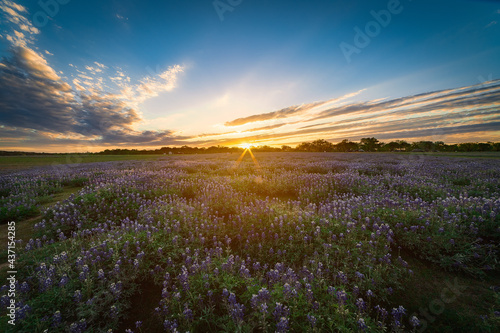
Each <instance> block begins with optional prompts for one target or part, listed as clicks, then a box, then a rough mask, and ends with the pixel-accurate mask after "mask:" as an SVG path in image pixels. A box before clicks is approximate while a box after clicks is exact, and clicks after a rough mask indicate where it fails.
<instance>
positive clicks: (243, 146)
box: [234, 143, 262, 172]
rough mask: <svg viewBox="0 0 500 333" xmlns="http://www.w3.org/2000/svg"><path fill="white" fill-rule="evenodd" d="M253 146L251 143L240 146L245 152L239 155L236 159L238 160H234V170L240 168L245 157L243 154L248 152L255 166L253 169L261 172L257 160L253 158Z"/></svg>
mask: <svg viewBox="0 0 500 333" xmlns="http://www.w3.org/2000/svg"><path fill="white" fill-rule="evenodd" d="M253 146H254V145H253V144H251V143H244V144H241V145H240V147H241V148H244V149H245V150H244V151H243V153H241V155H240V157H238V160H236V164H235V166H234V168H235V169H237V168H238V167H239V166H240V164H241V161H243V158H244V157H245V154H246V153H247V151H248V153H249V154H250V157H252V161H253V164H255V167H256V168H257V171H259V172H261V171H262V169H261V167H260V164H259V161H257V159H256V158H255V155H254V154H253V153H252V147H253Z"/></svg>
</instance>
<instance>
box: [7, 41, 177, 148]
mask: <svg viewBox="0 0 500 333" xmlns="http://www.w3.org/2000/svg"><path fill="white" fill-rule="evenodd" d="M99 67H100V68H102V66H99ZM72 83H73V84H74V85H75V86H76V87H77V90H73V89H72V87H71V86H70V85H69V84H68V83H66V82H65V81H64V80H63V79H62V78H61V77H60V76H59V75H58V74H57V73H56V71H55V70H54V69H53V68H52V67H51V66H50V65H49V64H48V62H47V60H46V59H45V58H44V57H43V56H42V55H40V54H38V53H37V52H35V51H34V50H32V49H30V48H28V47H24V46H16V47H13V48H12V49H11V52H10V57H8V58H4V59H2V61H1V62H0V86H1V87H2V89H1V90H0V125H2V132H3V133H4V135H5V136H2V143H3V144H5V143H6V142H10V141H9V138H11V139H12V138H15V137H16V135H17V136H18V139H19V140H23V141H24V142H25V143H30V144H39V143H41V142H52V143H56V142H58V143H60V144H76V143H79V144H81V145H84V146H85V145H86V146H92V145H110V144H113V145H121V144H134V145H155V144H165V143H171V142H177V141H178V142H181V140H184V139H186V137H181V136H177V135H175V133H174V132H173V131H169V130H164V131H136V130H134V128H133V127H134V125H135V124H136V123H138V122H140V121H141V120H142V118H141V117H140V115H139V113H138V112H137V110H136V109H135V108H134V106H133V105H132V104H130V103H129V101H128V100H124V99H123V98H121V96H120V95H117V94H110V93H106V92H103V91H97V90H95V89H90V90H89V89H85V88H84V87H83V86H82V85H81V84H83V83H82V82H81V81H80V80H78V79H74V80H73V82H72ZM154 89H156V90H154V91H159V90H161V88H158V87H156V88H154Z"/></svg>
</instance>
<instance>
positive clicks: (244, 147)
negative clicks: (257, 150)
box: [240, 143, 253, 150]
mask: <svg viewBox="0 0 500 333" xmlns="http://www.w3.org/2000/svg"><path fill="white" fill-rule="evenodd" d="M240 147H241V148H243V149H245V150H246V149H250V148H252V147H253V144H251V143H243V144H241V145H240Z"/></svg>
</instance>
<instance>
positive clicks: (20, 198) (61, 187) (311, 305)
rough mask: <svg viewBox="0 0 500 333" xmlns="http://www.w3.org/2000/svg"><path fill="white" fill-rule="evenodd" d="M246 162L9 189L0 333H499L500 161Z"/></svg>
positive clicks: (0, 191)
mask: <svg viewBox="0 0 500 333" xmlns="http://www.w3.org/2000/svg"><path fill="white" fill-rule="evenodd" d="M255 157H256V159H257V161H258V162H257V163H255V162H254V161H253V160H252V159H251V158H250V157H249V156H248V154H247V155H246V156H245V158H244V159H243V160H242V161H241V163H237V162H236V160H237V159H238V155H236V154H214V155H184V156H176V155H173V156H161V157H158V156H156V157H155V158H152V159H151V158H148V159H147V160H129V161H127V160H123V161H108V162H94V161H92V163H80V164H75V165H72V164H62V165H56V164H55V163H50V165H46V166H36V167H34V168H30V169H27V170H11V171H4V172H3V173H2V174H1V175H0V201H1V205H0V224H1V225H0V228H1V230H2V236H1V244H2V248H0V257H1V258H2V263H3V262H7V258H8V253H7V243H8V242H9V239H8V237H7V231H8V230H10V229H9V222H11V221H15V222H16V225H15V229H16V259H15V268H16V271H17V273H16V280H17V282H16V283H15V302H16V308H15V312H14V314H15V317H16V321H15V324H16V325H15V326H13V325H10V324H9V323H8V321H9V317H8V314H9V313H11V312H10V310H9V308H8V306H9V304H10V297H9V295H8V294H9V290H10V289H9V283H8V281H7V276H8V274H7V270H8V263H7V264H2V266H1V274H0V278H1V279H2V280H1V281H2V282H1V283H0V284H5V285H4V286H3V287H2V288H1V291H0V314H1V319H0V330H1V331H5V332H45V331H46V332H472V331H474V332H498V331H499V327H500V312H499V311H500V278H499V276H500V274H499V266H498V259H499V255H498V247H499V244H500V243H499V241H500V160H499V159H496V158H490V157H491V156H484V157H487V158H478V157H477V156H476V157H470V156H469V157H463V156H442V155H439V154H397V153H373V154H371V153H255ZM481 157H483V156H481Z"/></svg>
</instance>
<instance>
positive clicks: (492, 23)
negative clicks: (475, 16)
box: [486, 21, 498, 28]
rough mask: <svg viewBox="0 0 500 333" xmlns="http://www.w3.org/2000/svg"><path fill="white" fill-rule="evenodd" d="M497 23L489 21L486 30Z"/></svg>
mask: <svg viewBox="0 0 500 333" xmlns="http://www.w3.org/2000/svg"><path fill="white" fill-rule="evenodd" d="M497 23H498V22H497V21H491V22H490V23H489V24H488V25H487V26H486V28H489V27H492V26H494V25H496V24H497Z"/></svg>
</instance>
